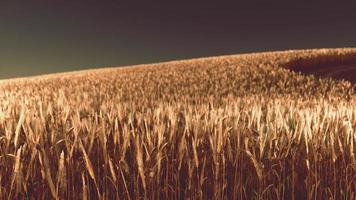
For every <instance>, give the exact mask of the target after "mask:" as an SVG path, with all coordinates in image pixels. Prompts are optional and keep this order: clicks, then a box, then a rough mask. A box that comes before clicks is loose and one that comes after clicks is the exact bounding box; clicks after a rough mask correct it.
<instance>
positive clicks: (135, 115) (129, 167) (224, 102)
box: [0, 48, 356, 199]
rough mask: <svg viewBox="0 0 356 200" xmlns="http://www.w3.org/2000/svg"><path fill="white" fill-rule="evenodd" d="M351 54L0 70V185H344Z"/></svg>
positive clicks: (94, 194)
mask: <svg viewBox="0 0 356 200" xmlns="http://www.w3.org/2000/svg"><path fill="white" fill-rule="evenodd" d="M355 63H356V49H352V48H344V49H316V50H294V51H280V52H266V53H253V54H241V55H231V56H219V57H209V58H200V59H190V60H182V61H172V62H165V63H157V64H148V65H138V66H126V67H112V68H105V69H98V70H87V71H79V72H71V73H61V74H53V75H45V76H38V77H32V78H31V77H30V78H20V79H12V80H3V81H0V163H1V164H0V198H1V199H3V198H21V197H25V196H31V197H33V198H35V199H47V198H60V199H78V198H79V197H80V198H82V197H83V198H84V197H86V196H89V197H91V198H98V197H99V198H103V199H113V198H121V199H122V198H125V199H137V198H146V199H183V198H191V199H206V198H214V199H225V198H228V199H237V198H238V199H258V198H262V199H277V198H280V199H290V198H293V197H294V198H297V199H300V198H302V199H305V198H311V197H316V198H317V199H325V198H331V197H333V198H334V199H340V198H341V199H344V198H347V199H352V198H353V197H356V192H355V191H356V183H355V181H354V178H353V177H355V176H356V160H355V153H356V148H354V145H356V133H355V129H356V88H355V82H354V80H355V79H354V78H355V76H354V75H352V74H353V73H355V70H354V67H353V66H355ZM326 69H327V70H326ZM307 74H309V75H307ZM313 74H314V75H316V76H318V77H315V76H313ZM319 76H321V77H324V78H319ZM330 77H335V78H338V79H342V78H345V79H347V80H349V81H342V80H336V79H333V78H330ZM9 175H11V178H10V179H9V178H8V177H9ZM39 191H41V192H39ZM303 195H305V196H303Z"/></svg>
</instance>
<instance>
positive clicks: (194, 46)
mask: <svg viewBox="0 0 356 200" xmlns="http://www.w3.org/2000/svg"><path fill="white" fill-rule="evenodd" d="M246 2H249V3H246ZM294 2H295V3H293V2H292V1H287V0H284V1H259V2H258V1H247V0H246V1H240V2H239V1H234V3H229V2H223V1H215V2H214V3H210V2H209V1H200V2H199V1H193V0H191V1H182V0H181V1H175V3H172V2H170V1H168V0H166V1H161V2H157V1H148V0H147V1H146V0H142V1H136V2H135V1H130V3H128V2H123V1H119V0H118V1H113V0H112V1H104V0H85V1H84V0H82V1H80V0H77V1H74V0H73V1H69V0H60V1H59V0H38V1H35V0H26V1H23V0H21V1H20V0H1V1H0V78H10V77H19V76H29V75H36V74H46V73H51V72H61V71H72V70H78V69H87V68H97V67H103V66H121V65H129V64H139V63H152V62H159V61H166V60H174V59H182V58H193V57H202V56H212V55H224V54H235V53H242V52H254V51H267V50H283V49H300V48H319V47H355V46H356V4H355V3H353V4H352V3H348V2H346V1H333V2H334V3H329V2H328V1H320V2H315V1H313V3H312V2H311V1H304V2H303V1H294ZM296 2H298V3H296Z"/></svg>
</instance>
